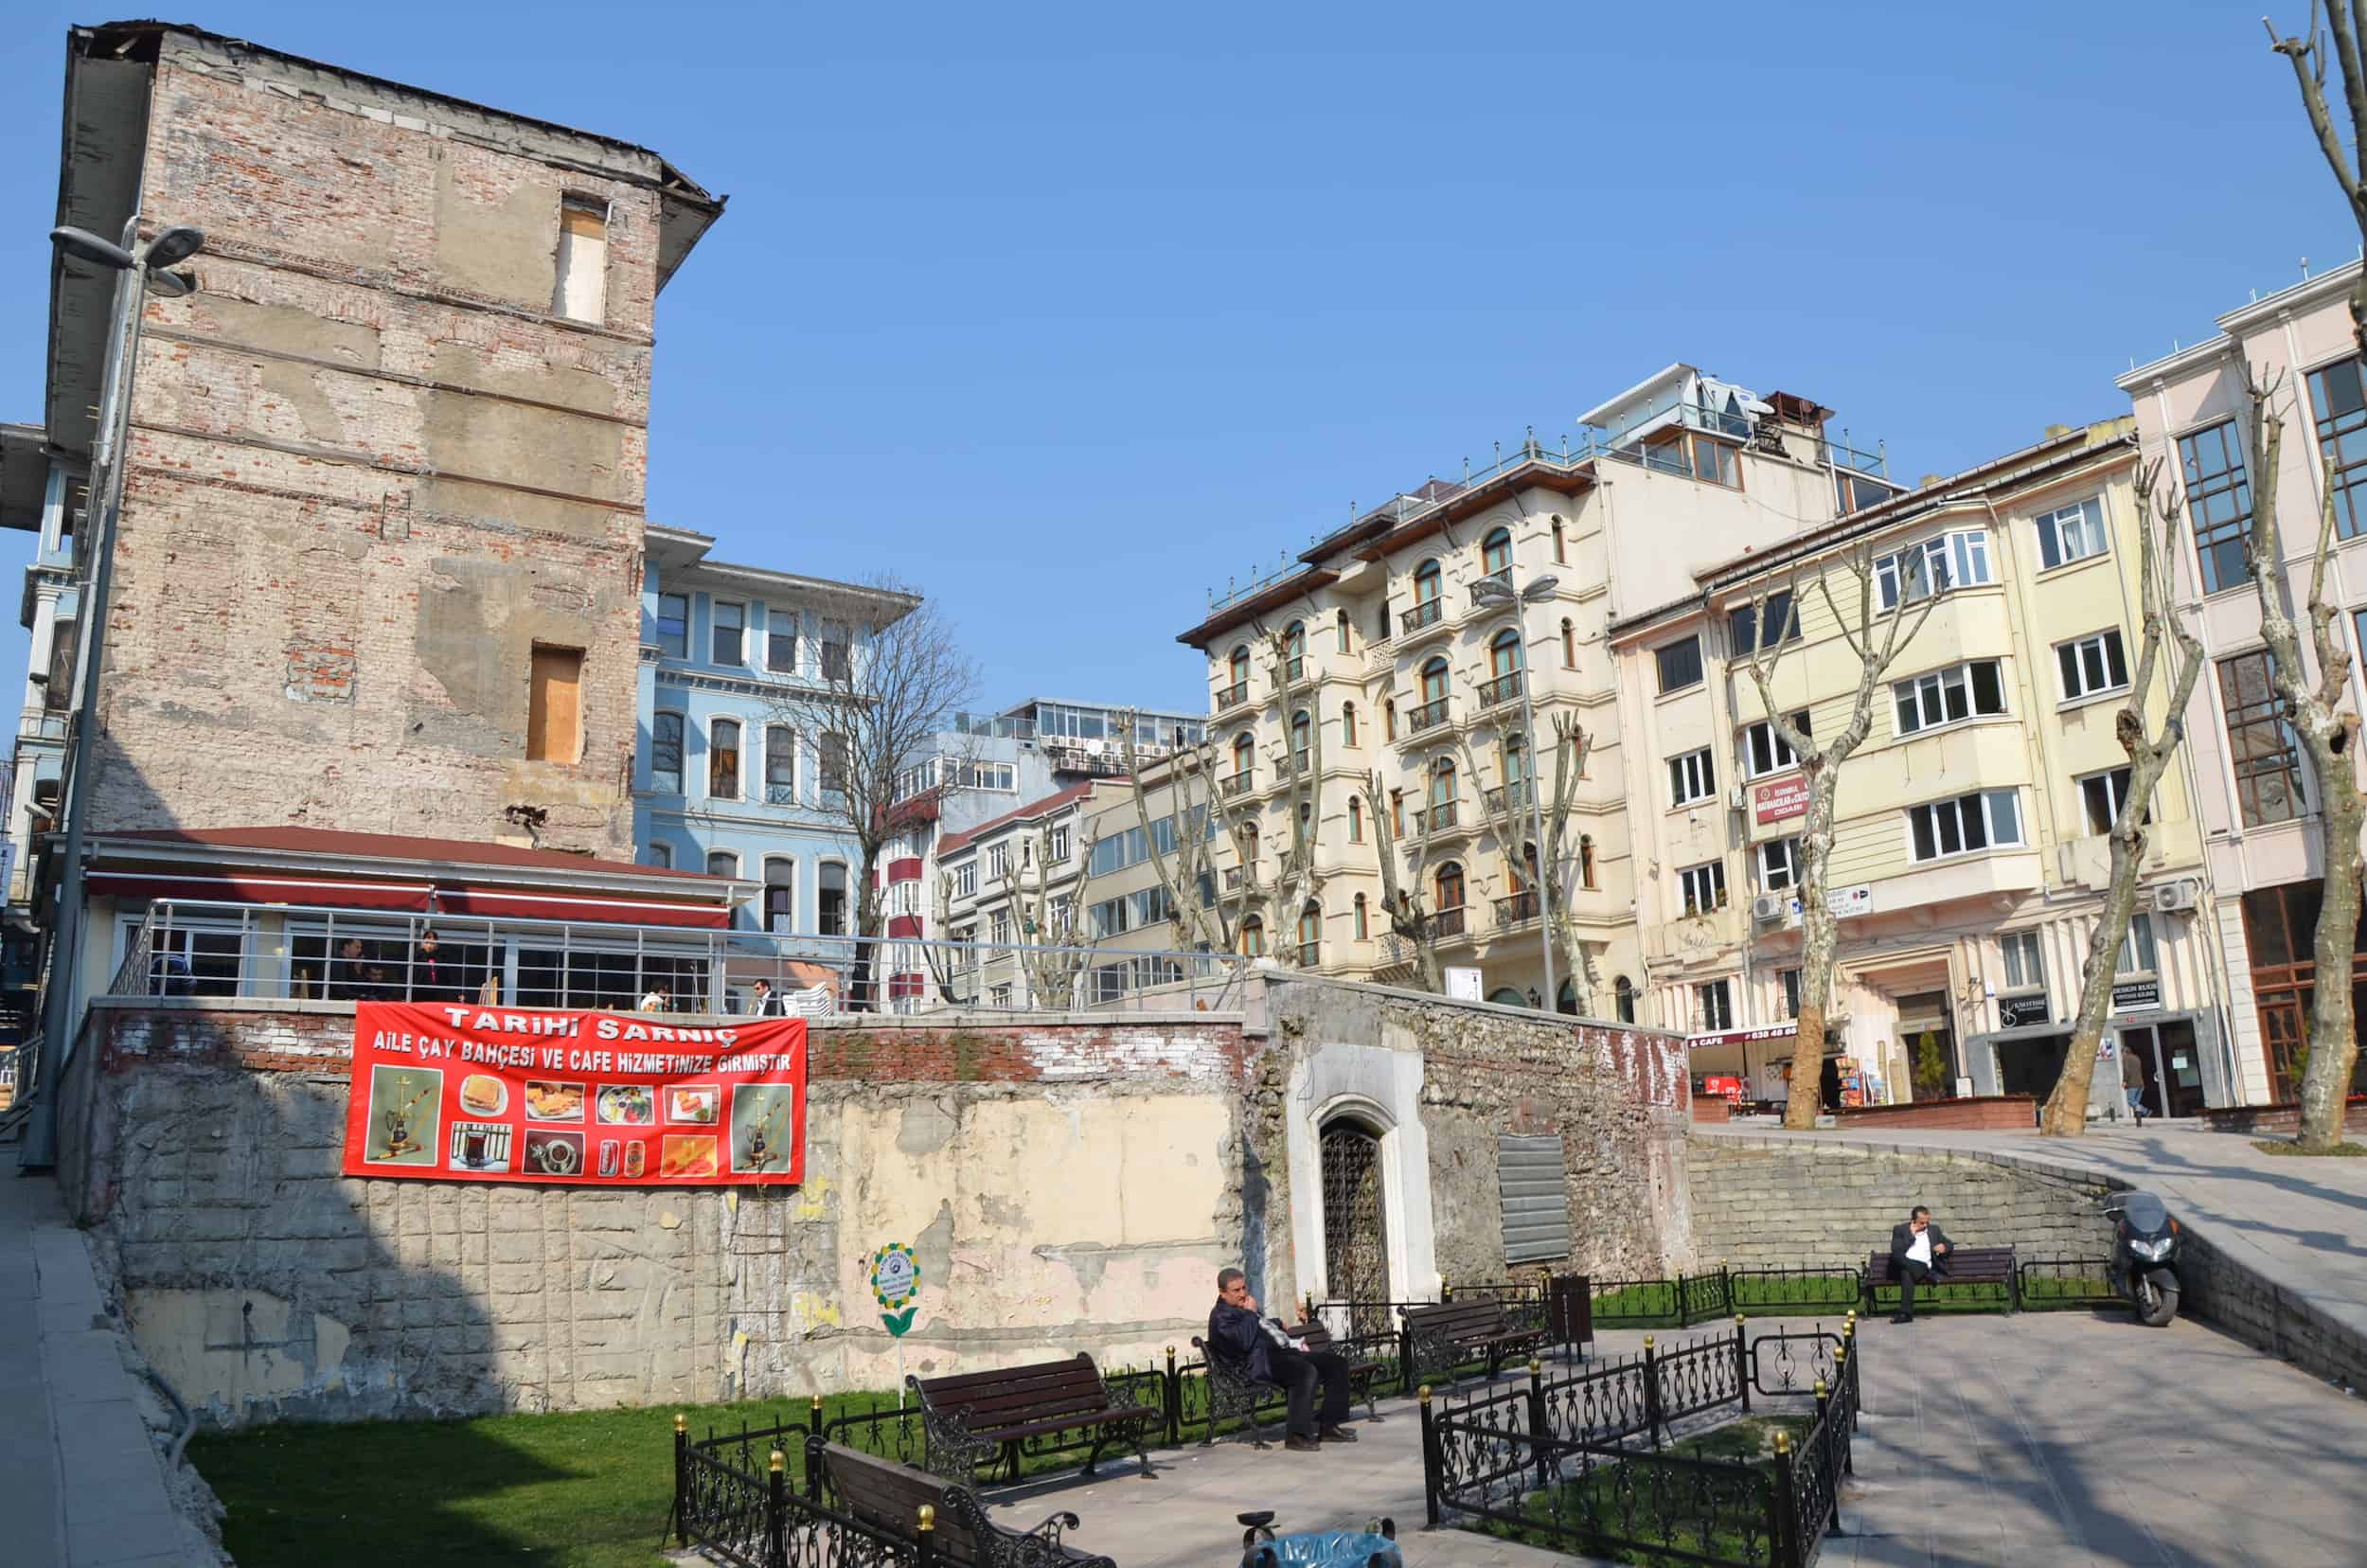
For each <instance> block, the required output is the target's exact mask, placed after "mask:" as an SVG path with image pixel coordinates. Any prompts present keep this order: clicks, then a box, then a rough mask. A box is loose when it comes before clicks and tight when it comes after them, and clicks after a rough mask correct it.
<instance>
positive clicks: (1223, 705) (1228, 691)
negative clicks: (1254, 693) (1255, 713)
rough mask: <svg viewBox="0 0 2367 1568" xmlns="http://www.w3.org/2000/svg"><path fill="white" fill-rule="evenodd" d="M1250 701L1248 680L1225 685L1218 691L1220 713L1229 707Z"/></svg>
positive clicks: (1218, 709)
mask: <svg viewBox="0 0 2367 1568" xmlns="http://www.w3.org/2000/svg"><path fill="white" fill-rule="evenodd" d="M1248 701H1249V683H1248V682H1247V681H1236V682H1234V683H1233V684H1232V685H1231V686H1226V687H1224V688H1223V689H1222V690H1220V691H1219V692H1218V693H1217V711H1218V712H1219V713H1222V712H1224V711H1225V710H1226V709H1227V708H1237V707H1239V706H1240V705H1241V704H1243V703H1246V702H1248Z"/></svg>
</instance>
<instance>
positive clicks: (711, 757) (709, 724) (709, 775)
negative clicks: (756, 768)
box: [700, 713, 748, 800]
mask: <svg viewBox="0 0 2367 1568" xmlns="http://www.w3.org/2000/svg"><path fill="white" fill-rule="evenodd" d="M718 724H733V725H737V726H738V727H739V745H738V746H737V747H735V748H734V749H735V750H737V751H738V752H739V778H738V780H737V782H738V783H739V793H738V794H728V795H721V794H717V793H715V726H716V725H718ZM704 727H705V731H706V764H707V765H706V776H705V777H703V779H701V780H700V784H701V786H702V788H701V791H700V793H703V795H705V796H706V798H707V799H709V800H745V799H747V798H748V722H747V721H746V720H744V719H742V718H740V717H739V715H738V714H734V713H710V714H708V715H707V721H706V724H705V726H704Z"/></svg>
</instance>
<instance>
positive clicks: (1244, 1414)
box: [1192, 1323, 1387, 1448]
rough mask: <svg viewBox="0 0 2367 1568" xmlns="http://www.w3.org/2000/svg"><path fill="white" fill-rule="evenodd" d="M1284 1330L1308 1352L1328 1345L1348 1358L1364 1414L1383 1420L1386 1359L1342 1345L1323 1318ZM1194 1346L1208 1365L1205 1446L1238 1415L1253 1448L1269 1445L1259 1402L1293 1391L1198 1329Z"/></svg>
mask: <svg viewBox="0 0 2367 1568" xmlns="http://www.w3.org/2000/svg"><path fill="white" fill-rule="evenodd" d="M1283 1332H1284V1333H1286V1334H1288V1335H1290V1337H1291V1338H1292V1339H1295V1340H1305V1341H1306V1342H1307V1349H1308V1354H1310V1355H1311V1354H1313V1353H1314V1352H1315V1351H1318V1350H1328V1351H1330V1352H1331V1353H1332V1354H1334V1355H1336V1356H1338V1357H1339V1358H1340V1359H1341V1360H1342V1361H1344V1362H1346V1363H1348V1386H1349V1387H1350V1388H1351V1389H1353V1390H1354V1391H1355V1397H1356V1398H1358V1399H1362V1400H1363V1401H1364V1414H1365V1415H1366V1416H1367V1417H1370V1418H1372V1419H1373V1420H1376V1421H1378V1420H1379V1419H1380V1412H1379V1410H1377V1409H1375V1408H1374V1396H1373V1383H1374V1381H1375V1380H1377V1379H1378V1378H1379V1376H1380V1374H1381V1373H1382V1372H1383V1371H1385V1370H1386V1369H1387V1368H1386V1365H1385V1363H1381V1362H1378V1361H1374V1360H1372V1359H1370V1358H1367V1357H1361V1356H1357V1355H1355V1354H1353V1353H1352V1352H1349V1351H1344V1350H1342V1349H1340V1347H1339V1346H1338V1345H1337V1344H1336V1343H1335V1342H1334V1341H1333V1339H1332V1337H1331V1330H1330V1329H1328V1328H1326V1327H1324V1326H1323V1325H1322V1324H1320V1323H1302V1324H1299V1325H1298V1326H1296V1327H1290V1328H1285V1329H1284V1330H1283ZM1192 1348H1193V1349H1195V1350H1197V1351H1199V1352H1200V1359H1201V1363H1202V1364H1204V1365H1205V1366H1206V1367H1207V1368H1208V1421H1207V1425H1206V1427H1205V1429H1204V1430H1203V1432H1202V1434H1201V1439H1200V1446H1201V1448H1206V1447H1207V1446H1208V1445H1209V1444H1211V1443H1213V1442H1215V1441H1216V1440H1217V1423H1218V1422H1219V1421H1223V1420H1229V1419H1231V1418H1232V1417H1236V1416H1237V1417H1240V1418H1241V1421H1242V1423H1243V1426H1244V1429H1245V1430H1246V1431H1247V1432H1248V1433H1249V1435H1250V1442H1251V1445H1252V1446H1253V1447H1255V1448H1265V1447H1267V1446H1268V1444H1267V1442H1266V1429H1265V1423H1264V1422H1262V1421H1261V1420H1259V1419H1258V1415H1257V1407H1258V1406H1259V1405H1260V1404H1262V1403H1264V1402H1265V1401H1266V1400H1268V1399H1275V1398H1279V1397H1283V1396H1284V1395H1285V1394H1286V1393H1287V1391H1286V1390H1285V1389H1284V1388H1283V1386H1282V1385H1281V1384H1280V1383H1272V1382H1267V1381H1264V1380H1262V1379H1260V1378H1255V1377H1253V1376H1251V1374H1250V1370H1249V1366H1248V1363H1245V1362H1242V1361H1239V1360H1237V1359H1236V1358H1235V1357H1234V1356H1233V1354H1232V1353H1231V1352H1230V1351H1229V1350H1221V1349H1219V1347H1218V1346H1216V1345H1211V1344H1209V1343H1208V1342H1207V1341H1206V1340H1204V1339H1202V1338H1201V1337H1200V1336H1199V1335H1198V1334H1194V1335H1193V1336H1192Z"/></svg>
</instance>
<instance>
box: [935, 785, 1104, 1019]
mask: <svg viewBox="0 0 2367 1568" xmlns="http://www.w3.org/2000/svg"><path fill="white" fill-rule="evenodd" d="M1128 793H1129V791H1128V787H1127V785H1126V782H1125V780H1123V779H1107V778H1099V779H1087V780H1085V781H1084V782H1082V783H1078V784H1072V785H1070V786H1068V787H1067V788H1066V789H1063V790H1057V791H1055V792H1054V793H1051V794H1048V795H1045V796H1044V797H1042V798H1041V799H1039V800H1031V801H1029V802H1027V803H1026V804H1025V805H1023V806H1019V807H1015V808H1013V809H1012V810H1010V811H1005V812H1004V813H1002V814H1001V815H1000V816H994V817H989V818H988V819H987V820H986V821H984V822H982V823H980V824H979V825H978V826H977V827H975V828H971V829H967V830H965V831H962V832H956V833H947V834H945V835H944V836H943V837H942V838H940V839H939V840H938V841H937V843H936V846H935V849H934V853H933V855H932V856H931V857H930V862H929V866H930V874H929V875H928V876H927V877H925V878H922V879H918V880H916V881H914V882H905V883H900V884H898V886H897V887H895V888H892V889H891V890H890V891H891V895H892V896H894V895H897V894H900V893H902V891H903V890H904V889H906V888H909V889H911V890H912V893H911V895H910V896H911V897H913V898H914V899H915V900H918V899H919V898H922V897H926V898H927V899H929V900H932V907H931V908H930V909H929V910H928V911H927V912H926V915H927V918H928V920H929V924H930V926H931V927H933V928H934V929H935V930H938V931H941V932H943V933H944V945H942V946H937V945H929V946H927V948H926V953H927V958H928V962H927V965H926V969H927V971H928V975H929V992H930V994H929V995H928V996H927V997H925V998H923V999H922V1007H921V1010H934V1007H936V1006H937V1005H939V1004H948V1003H950V1004H952V1005H955V1006H961V1005H970V1006H976V1007H988V1008H992V1009H996V1010H1004V1009H1017V1010H1024V1009H1027V1008H1031V1007H1049V1008H1052V1009H1053V1010H1056V1011H1058V1010H1065V1009H1067V1008H1068V1007H1072V1006H1075V1005H1077V1004H1078V1003H1081V1002H1083V1001H1086V1000H1088V997H1087V994H1086V989H1087V987H1088V986H1089V984H1090V981H1089V977H1087V976H1085V975H1084V974H1083V973H1082V972H1081V971H1082V969H1083V967H1084V966H1083V964H1082V962H1081V955H1080V956H1079V957H1073V958H1064V957H1063V955H1061V954H1059V953H1050V952H1040V951H1037V950H1040V949H1046V948H1053V949H1057V948H1081V947H1086V946H1090V945H1091V938H1092V932H1091V929H1090V927H1089V926H1087V925H1086V924H1085V923H1084V921H1083V920H1082V919H1081V918H1080V919H1079V920H1078V922H1077V926H1076V930H1075V933H1074V935H1075V936H1076V938H1077V939H1076V940H1075V941H1073V942H1072V941H1064V940H1062V937H1063V935H1066V934H1067V927H1068V919H1067V914H1068V911H1069V910H1070V908H1071V907H1072V906H1073V905H1074V904H1075V903H1076V901H1077V900H1078V899H1079V898H1081V897H1084V896H1086V895H1085V882H1086V878H1087V874H1088V865H1089V862H1090V860H1091V858H1092V855H1093V853H1094V850H1095V843H1094V840H1093V836H1092V834H1093V829H1092V828H1091V827H1089V822H1090V821H1091V819H1092V818H1093V817H1094V816H1095V813H1096V812H1097V811H1100V810H1101V809H1102V808H1104V807H1106V806H1108V805H1109V804H1110V803H1112V802H1113V801H1116V800H1120V799H1123V798H1125V797H1126V796H1127V795H1128ZM922 913H923V912H922V911H921V910H919V909H918V908H917V907H915V908H911V909H904V908H892V909H891V910H890V914H891V915H896V916H917V915H920V914H922Z"/></svg>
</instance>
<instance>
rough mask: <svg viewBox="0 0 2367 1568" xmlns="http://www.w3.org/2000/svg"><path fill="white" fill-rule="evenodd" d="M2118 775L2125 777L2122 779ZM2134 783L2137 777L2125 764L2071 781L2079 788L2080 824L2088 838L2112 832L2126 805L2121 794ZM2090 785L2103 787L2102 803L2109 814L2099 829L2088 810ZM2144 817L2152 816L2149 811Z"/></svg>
mask: <svg viewBox="0 0 2367 1568" xmlns="http://www.w3.org/2000/svg"><path fill="white" fill-rule="evenodd" d="M2118 775H2126V776H2125V777H2123V776H2118ZM2136 781H2137V775H2136V773H2135V771H2134V769H2132V768H2131V766H2130V765H2129V764H2128V763H2126V762H2124V763H2122V764H2121V765H2120V766H2119V767H2117V768H2100V769H2098V770H2097V771H2096V772H2094V773H2091V774H2081V775H2079V776H2078V777H2077V778H2074V779H2073V780H2072V782H2073V784H2075V785H2077V786H2078V787H2079V820H2080V824H2081V826H2083V827H2085V828H2087V829H2089V836H2090V837H2091V838H2093V837H2096V836H2099V835H2101V834H2105V833H2109V832H2110V831H2111V830H2112V824H2114V823H2115V822H2118V821H2119V820H2120V818H2121V808H2122V807H2123V806H2125V805H2127V801H2126V800H2125V799H2124V798H2123V797H2122V792H2123V791H2124V790H2126V789H2127V788H2128V787H2129V786H2130V785H2132V784H2134V783H2135V782H2136ZM2091 784H2101V785H2102V786H2103V787H2104V802H2105V805H2106V806H2107V807H2108V808H2109V810H2110V813H2111V814H2110V815H2109V816H2107V817H2106V818H2105V819H2104V826H2103V827H2101V828H2098V827H2096V826H2095V823H2094V819H2093V818H2092V817H2091V814H2090V813H2089V810H2088V805H2089V802H2088V787H2089V786H2090V785H2091ZM2146 815H2147V816H2148V817H2150V816H2151V815H2152V812H2151V811H2150V810H2148V811H2147V812H2146Z"/></svg>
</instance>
